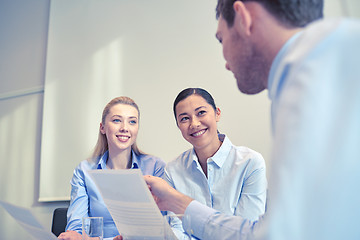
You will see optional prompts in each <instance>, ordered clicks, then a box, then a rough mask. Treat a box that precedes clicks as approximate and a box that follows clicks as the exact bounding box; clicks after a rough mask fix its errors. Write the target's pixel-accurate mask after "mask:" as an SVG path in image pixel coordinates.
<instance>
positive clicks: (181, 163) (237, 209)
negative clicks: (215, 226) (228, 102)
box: [165, 134, 267, 230]
mask: <svg viewBox="0 0 360 240" xmlns="http://www.w3.org/2000/svg"><path fill="white" fill-rule="evenodd" d="M219 140H220V141H221V142H222V145H221V147H220V148H219V150H218V151H217V152H216V153H215V154H214V156H212V157H210V158H209V159H208V160H207V175H208V176H207V177H206V176H205V174H204V172H203V170H202V168H201V166H200V164H199V161H198V158H197V156H196V153H195V151H194V149H189V150H188V151H185V152H184V153H182V154H181V155H180V156H179V157H178V158H177V159H175V160H174V161H172V162H169V163H168V164H167V165H166V171H165V178H166V180H167V182H168V183H169V184H170V185H171V186H173V187H174V188H175V189H176V190H178V191H180V192H182V193H184V194H186V195H188V196H190V197H191V198H193V199H195V200H197V201H198V202H200V203H202V204H204V205H206V206H208V207H211V208H214V209H216V210H218V211H220V212H221V213H224V214H228V215H235V216H242V217H244V218H247V219H250V220H253V221H254V220H257V219H258V218H259V216H261V215H262V214H264V212H265V203H266V190H267V180H266V167H265V161H264V159H263V157H262V156H261V154H259V153H257V152H255V151H254V150H251V149H249V148H247V147H243V146H240V147H239V146H234V145H233V144H232V143H231V141H230V140H229V138H228V137H226V136H225V135H223V134H219ZM173 227H174V228H178V229H179V226H177V225H176V224H174V225H173ZM179 230H181V229H179Z"/></svg>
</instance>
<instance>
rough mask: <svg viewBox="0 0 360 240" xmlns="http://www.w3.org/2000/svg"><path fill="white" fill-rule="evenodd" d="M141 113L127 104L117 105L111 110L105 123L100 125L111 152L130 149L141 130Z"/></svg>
mask: <svg viewBox="0 0 360 240" xmlns="http://www.w3.org/2000/svg"><path fill="white" fill-rule="evenodd" d="M138 118H139V113H138V111H137V109H136V108H134V107H133V106H130V105H127V104H121V103H120V104H116V105H114V106H112V107H111V108H110V110H109V113H108V115H107V116H106V117H105V122H104V123H100V132H101V133H102V134H105V135H106V138H107V141H108V147H109V151H113V152H114V151H123V150H126V149H130V148H131V146H132V145H133V144H134V143H135V141H136V137H137V134H138V130H139V119H138Z"/></svg>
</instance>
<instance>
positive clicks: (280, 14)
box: [216, 0, 324, 28]
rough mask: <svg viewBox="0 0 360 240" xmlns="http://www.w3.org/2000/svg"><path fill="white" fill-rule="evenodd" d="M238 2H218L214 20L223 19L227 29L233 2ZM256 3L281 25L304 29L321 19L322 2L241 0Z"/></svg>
mask: <svg viewBox="0 0 360 240" xmlns="http://www.w3.org/2000/svg"><path fill="white" fill-rule="evenodd" d="M236 1H239V0H218V4H217V6H216V18H219V17H220V16H221V17H222V18H223V19H225V21H226V23H227V25H228V27H232V25H233V24H234V18H235V11H234V8H233V4H234V2H236ZM242 2H258V3H260V4H261V5H262V6H263V7H264V8H265V9H266V10H267V11H268V12H269V13H270V14H271V15H273V16H274V17H275V18H276V19H277V20H278V21H279V22H280V23H281V24H282V25H284V26H287V27H291V28H293V27H304V26H306V25H307V24H309V23H310V22H312V21H314V20H317V19H320V18H322V17H323V6H324V3H323V2H324V1H323V0H242Z"/></svg>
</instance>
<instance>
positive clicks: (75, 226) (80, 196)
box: [66, 164, 89, 234]
mask: <svg viewBox="0 0 360 240" xmlns="http://www.w3.org/2000/svg"><path fill="white" fill-rule="evenodd" d="M70 184H71V200H70V206H69V209H68V212H67V225H66V230H72V231H76V232H78V233H80V234H81V231H82V218H83V217H87V216H89V210H88V209H89V196H88V193H87V189H86V182H85V175H84V170H83V169H82V167H81V164H80V165H79V166H78V167H77V168H76V169H75V170H74V174H73V177H72V179H71V182H70Z"/></svg>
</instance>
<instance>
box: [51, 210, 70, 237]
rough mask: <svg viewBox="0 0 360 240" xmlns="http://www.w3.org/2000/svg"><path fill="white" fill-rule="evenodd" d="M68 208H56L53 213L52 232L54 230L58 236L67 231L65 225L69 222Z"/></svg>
mask: <svg viewBox="0 0 360 240" xmlns="http://www.w3.org/2000/svg"><path fill="white" fill-rule="evenodd" d="M67 210H68V209H67V208H56V209H55V210H54V213H53V219H52V226H51V232H53V233H54V234H55V235H56V236H57V237H58V236H59V235H60V233H62V232H65V227H66V223H67V217H66V213H67Z"/></svg>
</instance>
